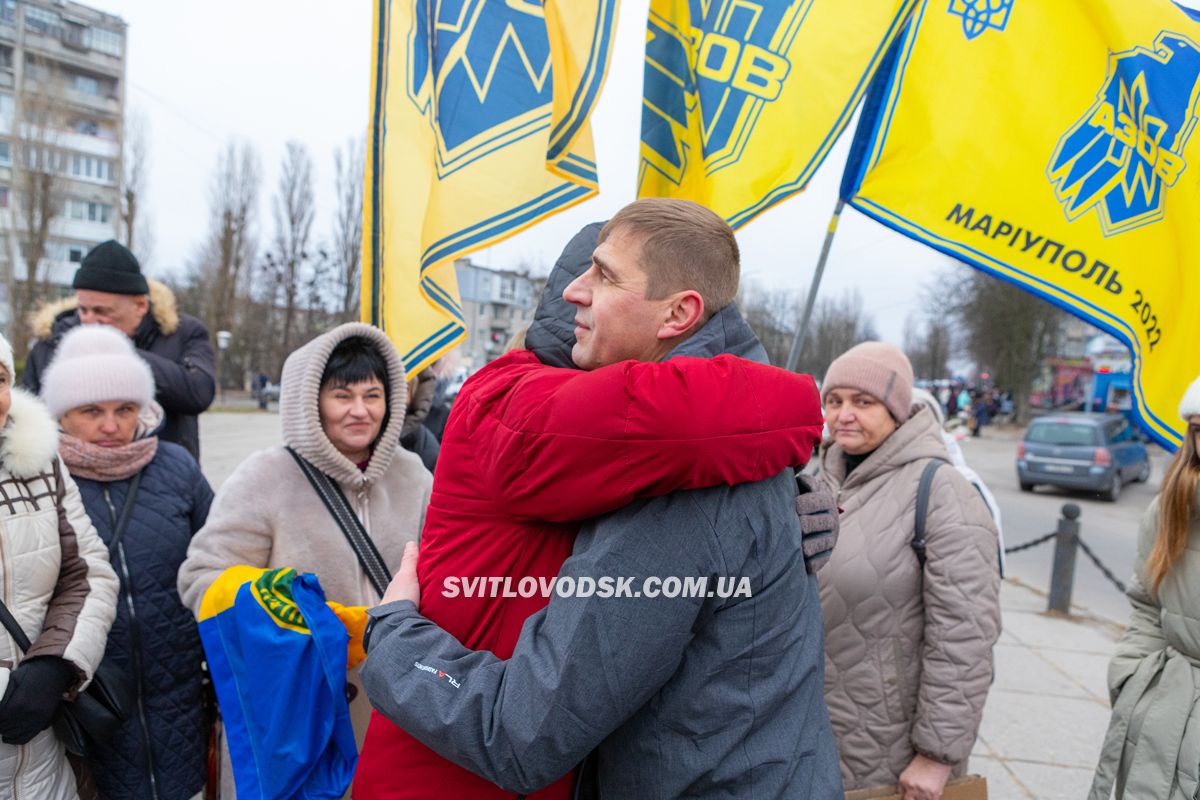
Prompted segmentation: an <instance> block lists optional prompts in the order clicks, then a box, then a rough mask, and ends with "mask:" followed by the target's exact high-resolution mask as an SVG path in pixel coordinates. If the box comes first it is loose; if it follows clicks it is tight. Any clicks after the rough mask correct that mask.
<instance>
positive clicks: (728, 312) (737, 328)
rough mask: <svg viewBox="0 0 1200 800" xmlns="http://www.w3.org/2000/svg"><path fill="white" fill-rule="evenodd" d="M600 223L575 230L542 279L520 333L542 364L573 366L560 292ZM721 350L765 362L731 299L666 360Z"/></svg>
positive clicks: (568, 307) (584, 261) (571, 316)
mask: <svg viewBox="0 0 1200 800" xmlns="http://www.w3.org/2000/svg"><path fill="white" fill-rule="evenodd" d="M603 227H604V223H603V222H593V223H592V224H590V225H588V226H586V227H584V229H583V230H581V231H580V232H579V233H577V234H575V236H574V237H573V238H572V239H571V241H570V242H568V243H567V246H566V248H564V249H563V252H562V255H561V256H559V258H558V261H556V262H555V264H554V269H552V270H551V271H550V275H549V276H548V277H547V278H546V287H545V288H544V289H543V290H542V296H541V298H540V299H539V300H538V305H537V309H536V310H535V311H534V312H533V322H531V323H530V325H529V330H528V331H527V332H526V334H525V346H526V347H527V348H529V349H530V350H532V351H533V353H534V355H536V356H537V357H538V359H539V360H541V362H542V363H543V364H547V365H549V366H552V367H570V368H572V369H575V368H576V367H575V362H573V361H572V360H571V348H572V347H574V346H575V306H573V305H572V304H571V303H568V302H567V301H566V300H565V299H564V298H563V291H564V290H566V288H567V286H569V285H570V283H571V281H573V280H575V279H576V278H578V277H579V276H580V275H582V274H583V273H585V272H587V270H588V267H590V266H591V263H592V251H593V250H595V249H596V240H597V238H599V236H600V230H601V229H602V228H603ZM723 353H725V354H729V355H734V356H740V357H742V358H745V359H747V360H750V361H757V362H758V363H761V364H765V363H767V352H766V350H764V349H763V346H762V344H761V343H760V342H759V341H758V337H757V336H755V335H754V331H753V330H751V328H750V326H749V325H748V324H746V321H745V320H744V319H743V318H742V315H741V312H739V311H738V309H737V306H736V305H734V304H733V303H730V304H729V305H727V306H725V308H723V309H721V310H720V311H718V312H717V313H716V314H714V315H713V317H712V319H710V320H709V321H708V322H706V323H705V324H704V326H703V327H702V328H701V329H700V330H699V331H697V332H696V333H695V334H693V335H692V336H690V337H688V338H687V339H686V340H684V341H683V342H680V343H679V344H678V345H677V346H676V347H675V349H673V350H672V351H671V352H670V353H668V354H667V358H674V357H675V356H692V357H696V358H711V357H713V356H717V355H721V354H723Z"/></svg>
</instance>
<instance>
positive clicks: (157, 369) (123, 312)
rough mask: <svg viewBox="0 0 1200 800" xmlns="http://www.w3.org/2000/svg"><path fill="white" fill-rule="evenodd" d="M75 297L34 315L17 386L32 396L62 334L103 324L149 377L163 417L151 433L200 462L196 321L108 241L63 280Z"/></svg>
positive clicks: (206, 365) (205, 382) (200, 365)
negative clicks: (127, 344)
mask: <svg viewBox="0 0 1200 800" xmlns="http://www.w3.org/2000/svg"><path fill="white" fill-rule="evenodd" d="M71 285H72V286H73V287H74V288H75V296H74V297H71V298H67V299H66V300H61V301H59V302H57V303H52V304H50V305H47V306H44V307H43V308H42V309H41V310H39V311H38V312H37V314H36V316H35V318H34V322H33V332H34V335H35V336H37V337H38V341H37V343H35V344H34V345H33V347H32V348H30V350H29V357H28V358H27V359H26V360H25V372H24V373H23V374H22V376H21V386H23V387H24V388H26V389H29V390H30V391H32V392H34V393H38V392H40V391H41V388H42V373H43V372H44V371H45V369H46V367H47V366H48V365H49V364H50V360H51V358H53V356H54V350H55V348H57V347H58V343H59V341H61V340H62V337H63V335H64V334H66V332H67V331H69V330H71V329H72V328H76V327H79V326H80V325H92V324H99V325H111V326H113V327H114V328H116V329H117V330H119V331H121V333H124V334H125V335H126V336H128V337H129V338H130V339H132V340H133V345H134V347H136V348H137V354H138V355H139V356H141V357H142V359H143V360H144V361H145V362H146V363H147V364H149V365H150V370H151V372H153V373H154V385H155V391H156V394H155V399H157V400H158V403H159V405H161V406H162V408H163V411H164V412H166V421H165V423H164V425H163V429H162V431H161V432H160V434H159V438H161V439H162V440H163V441H165V442H174V443H175V444H178V445H182V446H183V447H184V448H186V449H187V451H188V452H189V453H191V454H192V457H193V458H196V459H199V458H200V423H199V421H198V416H199V415H200V414H202V413H203V412H204V411H205V410H207V409H208V407H209V405H211V404H212V401H213V395H214V394H215V393H216V386H217V384H216V377H215V376H216V369H215V366H214V356H213V349H212V344H211V343H210V342H209V339H208V330H207V329H206V328H205V327H204V323H202V322H201V321H200V320H198V319H196V318H195V317H191V316H188V315H187V314H182V313H180V312H179V310H178V309H177V308H176V306H175V295H174V293H173V292H172V291H171V290H170V289H169V288H167V287H166V286H165V285H164V284H161V283H158V282H156V281H147V280H146V278H145V277H144V276H143V275H142V268H141V265H139V264H138V261H137V259H136V258H135V257H134V255H133V253H131V252H129V250H127V249H126V248H125V247H124V246H122V245H121V244H119V243H118V242H115V241H112V240H109V241H107V242H103V243H101V244H98V245H96V246H95V247H93V248H92V249H91V250H89V251H88V253H87V255H85V256H84V257H83V262H82V263H81V264H80V265H79V269H78V270H77V271H76V272H75V279H74V280H73V281H72V282H71Z"/></svg>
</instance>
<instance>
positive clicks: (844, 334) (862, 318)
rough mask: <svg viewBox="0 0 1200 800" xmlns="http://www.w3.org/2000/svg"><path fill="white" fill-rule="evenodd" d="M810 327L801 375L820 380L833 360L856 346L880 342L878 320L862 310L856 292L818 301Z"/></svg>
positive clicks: (854, 290) (847, 292)
mask: <svg viewBox="0 0 1200 800" xmlns="http://www.w3.org/2000/svg"><path fill="white" fill-rule="evenodd" d="M809 324H810V325H811V326H812V328H811V330H810V331H809V333H808V337H807V339H806V341H805V345H804V350H803V352H801V354H800V363H799V371H800V372H807V373H808V374H810V375H813V376H815V377H817V378H824V377H825V371H826V370H828V369H829V365H830V364H832V363H833V360H834V359H835V358H837V357H838V356H840V355H841V354H842V353H844V352H846V351H847V350H849V349H850V348H851V347H853V346H854V345H856V344H859V343H860V342H866V341H870V340H873V339H878V338H879V332H878V330H877V329H876V328H875V319H874V318H873V317H872V316H871V315H870V314H868V313H867V312H866V310H865V309H864V308H863V299H862V294H861V293H860V292H859V291H858V290H857V289H851V290H847V291H845V292H843V293H842V294H840V295H834V296H832V297H825V298H822V299H821V300H818V301H817V304H816V306H815V307H814V308H813V315H812V321H811V322H810V323H809Z"/></svg>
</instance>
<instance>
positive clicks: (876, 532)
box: [818, 407, 1000, 790]
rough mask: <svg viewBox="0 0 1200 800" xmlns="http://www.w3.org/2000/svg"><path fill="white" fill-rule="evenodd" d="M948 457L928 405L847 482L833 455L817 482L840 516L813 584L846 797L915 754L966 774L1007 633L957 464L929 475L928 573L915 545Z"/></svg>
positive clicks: (890, 779)
mask: <svg viewBox="0 0 1200 800" xmlns="http://www.w3.org/2000/svg"><path fill="white" fill-rule="evenodd" d="M931 458H942V459H946V458H947V453H946V446H945V444H943V442H942V438H941V430H940V428H939V427H938V425H937V422H936V420H935V419H934V418H933V415H932V414H931V413H930V412H929V410H928V409H924V408H919V407H918V409H917V410H916V411H914V413H913V415H912V417H910V418H909V419H908V421H907V422H905V423H904V424H903V425H901V426H900V427H899V428H898V429H897V430H896V432H895V433H893V434H892V435H891V436H890V437H888V439H887V440H885V441H884V442H883V444H881V445H880V446H879V448H878V449H877V450H875V452H873V453H872V454H871V455H870V456H869V457H868V458H867V459H866V460H865V461H864V462H863V463H861V464H860V465H859V466H858V467H857V468H856V469H855V470H854V471H853V472H852V473H851V474H850V475H849V476H848V477H847V476H846V461H845V454H844V453H843V452H842V449H841V447H840V446H839V445H836V444H833V445H827V446H826V448H825V449H824V452H823V453H822V457H821V476H822V478H823V479H824V480H825V481H826V482H827V483H828V484H829V486H830V487H832V488H833V490H834V491H835V492H836V493H837V496H838V505H839V506H840V507H841V508H842V509H843V513H842V518H841V534H840V536H839V538H838V544H837V547H836V548H834V551H833V556H832V558H831V559H830V561H829V563H828V564H827V565H826V566H825V568H824V569H823V570H821V572H820V573H818V578H819V580H820V584H821V610H822V612H823V613H824V616H825V700H826V703H827V704H828V706H829V717H830V719H831V721H832V722H833V730H834V733H835V734H836V736H837V738H838V752H839V753H840V755H841V763H842V777H843V779H844V780H845V784H846V789H847V790H850V789H858V788H865V787H874V786H884V785H889V784H895V783H896V781H897V779H898V778H899V776H900V773H901V772H903V771H904V769H905V768H906V767H907V766H908V765H909V763H910V762H911V761H912V759H913V757H914V756H915V755H916V754H917V753H921V754H923V755H925V756H928V757H929V758H932V759H934V760H936V761H939V762H942V763H945V764H951V765H954V767H955V774H962V773H963V772H965V769H966V761H967V756H968V755H969V754H970V752H971V748H972V747H973V746H974V744H975V736H976V733H977V731H978V729H979V722H980V719H981V717H982V715H983V704H984V700H985V699H986V697H987V692H988V689H989V687H990V686H991V683H992V647H993V645H994V644H995V643H996V639H997V638H999V636H1000V601H999V591H1000V573H999V568H998V566H997V535H996V529H995V526H994V523H993V522H992V517H991V515H990V514H989V513H988V510H987V507H986V506H985V505H984V503H983V501H982V500H981V499H980V497H979V494H978V493H977V492H976V491H975V489H974V488H972V486H971V484H969V483H968V482H967V481H966V479H965V478H963V477H962V475H960V474H959V472H958V471H957V470H956V469H954V467H952V466H943V467H942V468H940V469H939V470H938V471H937V473H936V475H935V478H934V481H933V488H932V492H931V494H930V501H929V512H928V514H927V516H926V525H925V539H926V547H927V551H926V552H927V559H928V560H927V562H926V564H925V571H924V575H923V576H922V574H921V570H920V567H919V565H918V561H917V556H916V554H915V552H914V551H913V549H912V544H911V543H912V538H913V532H914V525H915V520H916V497H917V484H918V482H919V481H920V478H921V473H922V471H923V470H924V468H925V465H926V464H927V463H928V462H929V460H930V459H931Z"/></svg>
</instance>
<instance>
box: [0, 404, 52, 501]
mask: <svg viewBox="0 0 1200 800" xmlns="http://www.w3.org/2000/svg"><path fill="white" fill-rule="evenodd" d="M11 391H12V405H11V406H10V407H9V409H8V421H7V422H6V423H5V425H4V429H3V431H0V467H3V468H4V469H7V470H8V471H9V472H10V473H12V474H13V475H14V476H15V477H17V478H21V479H25V480H27V479H29V478H33V477H35V476H37V475H39V474H41V473H43V472H46V471H48V470H49V469H50V466H51V464H52V463H53V460H54V458H55V457H56V454H57V452H58V425H57V424H55V422H54V420H53V419H52V418H51V416H50V412H49V411H47V410H46V407H45V406H44V405H42V403H41V401H40V400H38V399H37V398H36V397H34V396H33V395H32V394H30V393H28V392H26V391H24V390H22V389H17V388H15V387H14V388H13V389H12V390H11Z"/></svg>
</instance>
